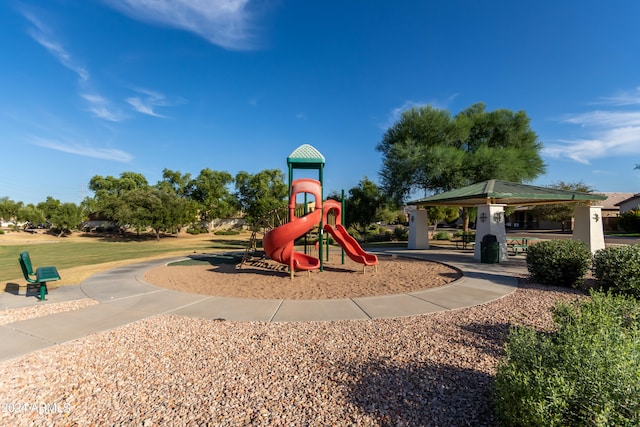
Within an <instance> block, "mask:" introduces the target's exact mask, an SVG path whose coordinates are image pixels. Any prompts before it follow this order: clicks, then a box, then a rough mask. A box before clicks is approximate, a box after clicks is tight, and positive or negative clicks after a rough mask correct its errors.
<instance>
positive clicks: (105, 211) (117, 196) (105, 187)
mask: <svg viewBox="0 0 640 427" xmlns="http://www.w3.org/2000/svg"><path fill="white" fill-rule="evenodd" d="M148 188H149V183H148V182H147V179H146V178H145V177H144V176H143V175H141V174H139V173H136V172H123V173H121V174H120V177H119V178H115V177H113V176H107V177H102V176H100V175H96V176H94V177H93V178H91V180H90V181H89V189H90V190H91V191H93V192H94V200H95V205H94V206H93V207H94V208H95V209H96V211H98V212H100V215H101V216H102V217H103V218H104V219H106V220H109V221H113V222H114V223H115V224H116V225H118V226H119V227H120V228H121V229H124V228H126V227H128V226H135V225H134V224H132V223H130V222H128V221H130V220H131V218H132V217H131V215H132V212H131V211H132V210H133V209H134V208H132V207H130V206H126V202H125V195H126V194H127V193H129V192H131V191H133V190H136V189H138V190H145V189H148ZM132 197H133V196H132Z"/></svg>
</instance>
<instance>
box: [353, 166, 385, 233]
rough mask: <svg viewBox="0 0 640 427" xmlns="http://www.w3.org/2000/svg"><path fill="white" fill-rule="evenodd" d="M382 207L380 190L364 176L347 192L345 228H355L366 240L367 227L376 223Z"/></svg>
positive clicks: (382, 201) (382, 198)
mask: <svg viewBox="0 0 640 427" xmlns="http://www.w3.org/2000/svg"><path fill="white" fill-rule="evenodd" d="M384 205H385V204H384V196H383V194H382V192H381V190H380V188H379V187H378V186H377V185H376V183H375V182H373V181H371V180H370V179H369V178H367V177H366V176H365V177H364V178H363V179H362V180H361V181H360V182H359V183H358V185H357V186H356V187H353V188H351V189H350V190H349V197H348V198H347V200H346V206H345V210H346V215H345V219H346V226H347V227H354V228H356V229H357V230H358V232H360V233H361V234H362V235H363V236H364V237H365V238H366V233H367V229H368V227H369V226H370V225H371V224H373V223H374V222H375V221H376V219H377V218H378V211H379V209H380V208H382V207H384Z"/></svg>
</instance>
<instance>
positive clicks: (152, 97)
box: [126, 88, 184, 118]
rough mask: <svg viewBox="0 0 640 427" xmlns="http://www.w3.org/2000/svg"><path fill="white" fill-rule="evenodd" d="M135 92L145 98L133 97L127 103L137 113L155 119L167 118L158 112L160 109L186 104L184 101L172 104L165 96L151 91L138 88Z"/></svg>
mask: <svg viewBox="0 0 640 427" xmlns="http://www.w3.org/2000/svg"><path fill="white" fill-rule="evenodd" d="M134 90H135V91H136V92H137V93H138V94H141V95H144V96H143V97H141V96H131V97H129V98H127V99H126V101H127V103H128V104H129V105H131V106H132V107H133V109H134V110H136V111H137V112H139V113H142V114H147V115H149V116H153V117H162V118H164V117H166V116H164V115H162V114H160V113H158V112H157V111H156V108H158V107H168V106H172V105H177V104H181V103H183V102H184V100H182V99H180V100H177V101H172V102H170V101H169V100H167V97H166V96H165V95H164V94H162V93H160V92H156V91H153V90H149V89H142V88H138V89H134Z"/></svg>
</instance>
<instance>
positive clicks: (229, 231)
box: [213, 229, 240, 236]
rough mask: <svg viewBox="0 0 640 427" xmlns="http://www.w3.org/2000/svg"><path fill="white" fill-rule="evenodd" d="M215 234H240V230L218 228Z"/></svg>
mask: <svg viewBox="0 0 640 427" xmlns="http://www.w3.org/2000/svg"><path fill="white" fill-rule="evenodd" d="M213 234H215V235H216V236H237V235H238V234H240V232H239V231H238V230H231V229H229V230H218V231H216V232H215V233H213Z"/></svg>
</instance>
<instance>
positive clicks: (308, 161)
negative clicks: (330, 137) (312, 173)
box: [287, 144, 324, 169]
mask: <svg viewBox="0 0 640 427" xmlns="http://www.w3.org/2000/svg"><path fill="white" fill-rule="evenodd" d="M287 164H288V165H295V167H296V169H318V168H319V167H321V166H324V156H323V155H322V154H320V152H319V151H318V150H316V148H315V147H313V146H312V145H309V144H302V145H301V146H300V147H298V148H296V149H295V150H293V152H292V153H291V154H289V157H287Z"/></svg>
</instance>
